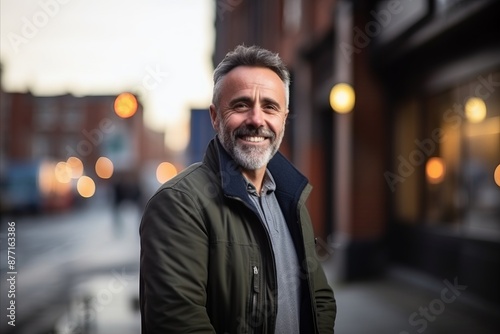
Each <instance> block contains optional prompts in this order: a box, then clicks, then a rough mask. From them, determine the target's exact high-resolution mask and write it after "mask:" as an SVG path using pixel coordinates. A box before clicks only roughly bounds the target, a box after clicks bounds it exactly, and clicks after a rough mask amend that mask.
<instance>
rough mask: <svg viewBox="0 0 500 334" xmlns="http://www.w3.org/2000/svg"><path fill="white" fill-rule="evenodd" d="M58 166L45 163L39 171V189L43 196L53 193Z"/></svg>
mask: <svg viewBox="0 0 500 334" xmlns="http://www.w3.org/2000/svg"><path fill="white" fill-rule="evenodd" d="M55 168H56V165H55V164H54V163H52V162H48V161H44V162H43V163H42V164H41V165H40V169H39V171H38V189H40V192H41V193H42V194H45V195H48V194H50V193H51V192H52V190H53V188H54V184H55V182H56V177H55Z"/></svg>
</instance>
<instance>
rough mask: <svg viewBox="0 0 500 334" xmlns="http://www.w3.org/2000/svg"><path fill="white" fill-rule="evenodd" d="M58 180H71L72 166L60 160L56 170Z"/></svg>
mask: <svg viewBox="0 0 500 334" xmlns="http://www.w3.org/2000/svg"><path fill="white" fill-rule="evenodd" d="M54 173H55V176H56V180H57V181H59V182H61V183H68V182H69V181H71V167H70V166H69V165H68V164H67V163H65V162H62V161H61V162H58V163H57V164H56V167H55V170H54Z"/></svg>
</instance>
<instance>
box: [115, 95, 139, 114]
mask: <svg viewBox="0 0 500 334" xmlns="http://www.w3.org/2000/svg"><path fill="white" fill-rule="evenodd" d="M137 106H138V104H137V99H136V98H135V96H134V94H131V93H121V94H120V95H118V96H117V97H116V99H115V105H114V107H115V112H116V114H117V115H118V116H120V117H121V118H129V117H132V116H134V114H135V112H136V111H137Z"/></svg>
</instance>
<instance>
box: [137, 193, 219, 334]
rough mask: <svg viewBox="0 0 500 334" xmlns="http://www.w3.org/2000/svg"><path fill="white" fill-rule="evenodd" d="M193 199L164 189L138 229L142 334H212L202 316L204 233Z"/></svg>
mask: <svg viewBox="0 0 500 334" xmlns="http://www.w3.org/2000/svg"><path fill="white" fill-rule="evenodd" d="M200 212H201V210H200V209H199V208H198V207H197V206H196V203H195V201H193V200H192V198H191V197H190V196H189V195H188V194H186V193H184V192H181V191H179V190H175V189H172V188H164V189H162V190H160V191H159V192H158V193H157V194H156V195H155V196H153V197H152V198H151V200H150V201H149V203H148V205H147V206H146V209H145V211H144V214H143V217H142V221H141V226H140V239H141V258H140V306H141V326H142V333H143V334H153V333H181V332H182V333H188V332H189V333H214V332H215V331H214V329H213V326H212V325H211V323H210V319H209V317H208V314H207V312H206V307H205V305H206V299H207V293H206V288H207V266H208V247H209V242H208V233H207V230H206V226H205V223H204V221H203V219H202V217H201V215H200Z"/></svg>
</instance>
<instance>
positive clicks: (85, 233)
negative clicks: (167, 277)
mask: <svg viewBox="0 0 500 334" xmlns="http://www.w3.org/2000/svg"><path fill="white" fill-rule="evenodd" d="M12 218H13V217H12ZM12 218H11V217H4V218H2V234H1V247H2V255H4V254H5V256H2V259H1V266H2V272H3V273H7V272H8V271H9V270H7V266H6V260H7V256H6V254H7V252H6V251H5V248H7V246H6V242H5V241H6V231H7V228H6V223H7V221H15V222H16V269H17V282H16V297H15V302H16V322H15V323H16V327H15V329H16V330H15V331H12V329H13V328H12V326H9V325H8V324H7V321H2V322H1V325H0V330H1V332H2V333H10V332H11V331H12V332H14V333H26V334H28V333H29V334H36V333H40V334H42V333H51V332H52V333H53V332H55V333H115V332H116V333H118V332H119V333H122V334H125V333H138V332H139V312H138V308H137V298H138V292H137V291H138V288H137V287H138V275H137V273H138V271H137V270H138V259H139V237H138V226H139V220H140V216H139V212H138V210H137V208H136V207H135V206H133V205H131V204H129V203H124V205H122V207H120V212H119V213H115V212H113V209H112V207H111V205H109V204H108V203H107V201H106V200H104V199H103V198H99V196H98V197H96V198H94V199H92V201H91V203H89V205H86V206H84V207H82V208H79V209H76V210H75V211H72V212H66V213H60V214H57V215H44V216H34V217H30V216H22V217H18V218H13V219H12ZM1 284H2V285H1V287H2V296H1V297H2V299H1V300H2V304H1V308H2V310H4V311H3V312H2V314H3V316H2V318H5V310H6V308H7V304H6V303H7V302H8V300H7V293H6V291H7V290H8V289H7V281H6V279H3V280H2V283H1ZM3 320H4V319H3ZM118 324H120V325H118ZM106 326H110V327H106ZM111 329H112V330H111Z"/></svg>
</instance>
